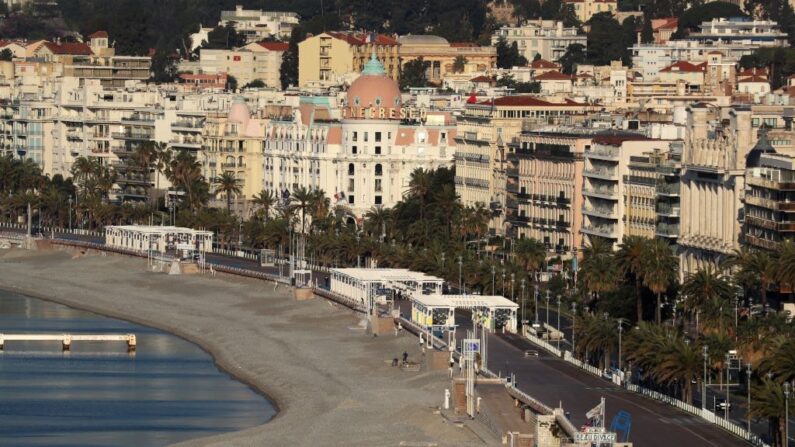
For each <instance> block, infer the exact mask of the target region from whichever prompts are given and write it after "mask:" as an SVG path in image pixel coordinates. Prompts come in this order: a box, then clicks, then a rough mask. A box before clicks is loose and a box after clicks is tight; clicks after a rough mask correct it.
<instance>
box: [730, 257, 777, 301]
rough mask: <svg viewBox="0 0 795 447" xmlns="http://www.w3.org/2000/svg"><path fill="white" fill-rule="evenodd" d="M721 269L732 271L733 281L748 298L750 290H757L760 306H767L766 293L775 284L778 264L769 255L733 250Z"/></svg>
mask: <svg viewBox="0 0 795 447" xmlns="http://www.w3.org/2000/svg"><path fill="white" fill-rule="evenodd" d="M721 267H723V268H726V269H730V270H733V271H734V280H735V282H736V283H737V284H739V285H741V286H742V287H743V292H744V293H745V295H746V298H747V297H748V294H749V292H750V291H752V290H759V292H760V296H761V299H762V304H764V305H767V291H768V289H770V287H772V286H773V284H775V281H776V274H777V271H776V270H777V268H778V264H777V262H776V261H775V259H774V258H773V257H771V255H770V254H768V253H767V252H764V251H760V250H750V249H749V248H747V247H742V248H741V249H739V250H734V251H733V252H732V254H730V255H729V256H728V257H727V258H726V259H725V260H724V261H723V262H722V263H721Z"/></svg>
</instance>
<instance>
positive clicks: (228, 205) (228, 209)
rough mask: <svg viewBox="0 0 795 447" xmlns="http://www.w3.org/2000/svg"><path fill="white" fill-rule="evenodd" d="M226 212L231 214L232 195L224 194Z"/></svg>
mask: <svg viewBox="0 0 795 447" xmlns="http://www.w3.org/2000/svg"><path fill="white" fill-rule="evenodd" d="M226 212H227V214H232V193H230V192H227V193H226Z"/></svg>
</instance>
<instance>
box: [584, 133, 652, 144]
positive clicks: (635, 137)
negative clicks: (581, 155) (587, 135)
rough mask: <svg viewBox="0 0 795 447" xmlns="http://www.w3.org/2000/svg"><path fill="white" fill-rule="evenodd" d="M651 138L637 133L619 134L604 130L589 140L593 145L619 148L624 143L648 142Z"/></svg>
mask: <svg viewBox="0 0 795 447" xmlns="http://www.w3.org/2000/svg"><path fill="white" fill-rule="evenodd" d="M648 140H651V138H649V137H647V136H645V135H641V134H639V133H632V132H621V131H616V130H606V131H604V132H599V133H598V134H596V136H594V137H593V139H592V140H591V141H592V142H593V143H595V144H604V145H608V146H620V145H621V143H623V142H625V141H648Z"/></svg>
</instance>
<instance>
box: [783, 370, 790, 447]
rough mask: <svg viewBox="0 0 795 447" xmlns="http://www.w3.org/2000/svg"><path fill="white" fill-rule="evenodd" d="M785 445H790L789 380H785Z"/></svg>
mask: <svg viewBox="0 0 795 447" xmlns="http://www.w3.org/2000/svg"><path fill="white" fill-rule="evenodd" d="M783 445H784V447H788V446H789V382H784V443H783Z"/></svg>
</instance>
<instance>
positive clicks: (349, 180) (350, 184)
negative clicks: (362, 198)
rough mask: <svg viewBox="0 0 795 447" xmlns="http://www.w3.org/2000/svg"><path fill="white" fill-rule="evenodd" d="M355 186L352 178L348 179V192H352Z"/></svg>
mask: <svg viewBox="0 0 795 447" xmlns="http://www.w3.org/2000/svg"><path fill="white" fill-rule="evenodd" d="M355 185H356V183H355V180H354V179H352V178H351V179H348V192H353V191H354V186H355Z"/></svg>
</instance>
